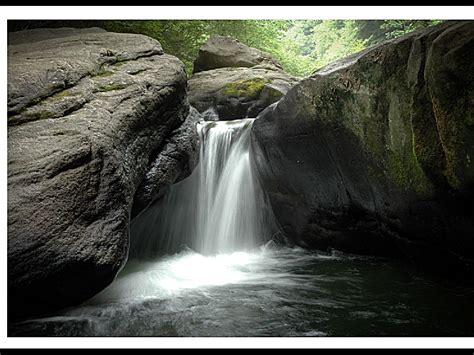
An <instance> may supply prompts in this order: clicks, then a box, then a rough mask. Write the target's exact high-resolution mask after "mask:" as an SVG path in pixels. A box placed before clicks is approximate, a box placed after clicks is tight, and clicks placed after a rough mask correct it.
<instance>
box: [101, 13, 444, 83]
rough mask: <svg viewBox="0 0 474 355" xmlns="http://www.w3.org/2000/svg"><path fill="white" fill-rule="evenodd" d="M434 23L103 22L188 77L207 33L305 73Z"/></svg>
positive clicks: (391, 21) (294, 70)
mask: <svg viewBox="0 0 474 355" xmlns="http://www.w3.org/2000/svg"><path fill="white" fill-rule="evenodd" d="M439 22H441V21H439V20H369V21H361V20H357V21H356V20H159V21H157V20H147V21H103V23H102V26H103V27H104V28H105V29H107V30H108V31H114V32H131V33H141V34H145V35H147V36H150V37H153V38H155V39H157V40H158V41H159V42H160V43H161V45H162V46H163V50H164V51H165V52H166V53H169V54H172V55H175V56H177V57H178V58H179V59H181V60H182V61H183V62H184V64H185V65H186V70H187V72H188V73H192V69H193V62H194V60H195V59H196V57H197V56H198V52H199V48H200V47H201V46H202V45H203V44H204V43H205V42H206V40H207V39H208V38H209V37H210V36H211V35H213V34H218V35H222V36H231V37H234V38H237V39H238V40H240V41H241V42H243V43H245V44H247V45H249V46H252V47H255V48H258V49H260V50H263V51H266V52H269V53H270V54H272V55H273V56H274V57H275V59H277V60H278V61H279V62H280V63H281V64H282V65H283V68H284V69H285V71H287V72H288V73H290V74H293V75H296V76H307V75H310V74H311V73H312V72H313V71H314V70H315V69H318V68H320V67H322V66H324V65H326V64H328V63H330V62H332V61H334V60H337V59H340V58H342V57H345V56H347V55H349V54H352V53H354V52H357V51H360V50H362V49H364V48H366V47H367V46H369V45H373V44H376V43H379V42H381V41H382V40H385V39H389V38H395V37H397V36H400V35H403V34H405V33H408V32H410V31H413V30H416V29H419V28H422V27H426V26H430V25H433V24H436V23H439Z"/></svg>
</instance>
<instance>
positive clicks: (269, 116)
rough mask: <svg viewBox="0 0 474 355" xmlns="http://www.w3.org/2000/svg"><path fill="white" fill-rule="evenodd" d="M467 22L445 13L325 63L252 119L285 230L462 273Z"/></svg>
mask: <svg viewBox="0 0 474 355" xmlns="http://www.w3.org/2000/svg"><path fill="white" fill-rule="evenodd" d="M473 46H474V23H473V22H469V21H466V22H448V23H444V24H441V25H438V26H434V27H430V28H427V29H423V30H419V31H417V32H414V33H412V34H409V35H406V36H404V37H402V38H399V39H396V40H392V41H387V42H384V43H382V44H380V45H378V46H376V47H372V48H369V49H367V50H365V51H363V52H360V53H357V54H355V55H352V56H350V57H348V58H345V59H344V60H341V61H338V62H335V63H332V64H330V65H329V66H327V67H325V68H323V69H321V70H319V71H317V72H316V73H314V75H313V76H312V77H310V78H307V79H305V80H303V81H302V82H300V83H299V84H297V85H295V86H294V87H293V88H292V89H290V91H289V92H288V93H287V94H286V96H285V97H284V98H282V99H281V100H280V101H279V102H278V103H276V104H274V105H273V106H271V107H269V108H268V109H266V110H265V111H264V112H263V113H262V114H261V115H260V116H259V119H258V120H256V121H255V123H254V126H253V129H252V145H253V149H254V152H255V153H256V156H255V159H256V163H257V167H258V170H259V172H260V175H261V178H262V180H263V182H264V186H265V187H266V189H267V191H268V193H269V197H270V200H271V202H272V205H273V208H274V211H275V214H276V216H277V218H278V220H279V222H280V224H281V226H282V229H283V230H284V232H285V234H286V236H287V238H288V239H291V240H293V242H294V243H296V244H299V245H304V246H307V247H313V248H323V249H325V248H337V249H340V250H345V251H349V252H357V253H366V254H376V255H389V256H404V257H408V258H410V259H413V260H415V261H416V262H418V263H420V264H422V265H425V266H429V267H432V268H434V269H436V270H438V271H440V272H446V273H448V274H450V276H453V270H456V271H457V272H456V273H454V274H455V275H456V276H457V277H458V276H459V277H464V278H465V279H466V278H471V279H472V277H473V275H474V271H473V270H474V266H473V265H474V262H473V260H474V239H473V238H472V236H473V235H474V205H473V201H474V191H473V186H474V165H473V164H472V163H471V159H472V157H473V156H474V144H473V142H474V130H473V129H472V128H473V120H472V117H473V114H472V113H473V101H472V97H473V90H474V89H473V88H474V85H473V75H472V73H474V57H473V54H474V47H473Z"/></svg>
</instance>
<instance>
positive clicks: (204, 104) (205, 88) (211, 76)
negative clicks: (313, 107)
mask: <svg viewBox="0 0 474 355" xmlns="http://www.w3.org/2000/svg"><path fill="white" fill-rule="evenodd" d="M297 82H298V78H295V77H293V76H291V75H289V74H287V73H285V72H284V71H282V70H280V69H278V68H276V67H274V66H269V65H258V66H254V67H252V68H220V69H214V70H208V71H204V72H200V73H196V74H194V75H193V77H192V78H191V79H190V80H189V81H188V95H189V102H190V103H191V105H193V106H194V107H196V109H197V110H198V111H199V112H201V113H204V112H206V111H208V110H212V112H215V113H216V114H217V115H218V116H219V119H220V120H232V119H239V118H244V117H256V116H257V115H258V114H259V113H260V112H261V111H262V110H263V109H264V108H266V107H267V106H269V105H271V104H272V103H274V102H276V101H278V100H279V99H280V98H282V97H283V96H284V95H285V94H286V92H287V91H288V90H289V89H290V88H291V87H292V86H293V85H294V84H296V83H297Z"/></svg>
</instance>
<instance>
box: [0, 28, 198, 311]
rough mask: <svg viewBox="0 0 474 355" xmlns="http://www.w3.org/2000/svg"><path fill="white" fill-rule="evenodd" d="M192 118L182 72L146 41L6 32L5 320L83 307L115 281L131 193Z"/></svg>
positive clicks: (97, 34)
mask: <svg viewBox="0 0 474 355" xmlns="http://www.w3.org/2000/svg"><path fill="white" fill-rule="evenodd" d="M188 111H189V105H188V102H187V99H186V73H185V70H184V66H183V65H182V63H181V62H180V61H179V60H178V59H177V58H175V57H173V56H169V55H166V54H163V51H162V49H161V46H160V44H159V43H158V42H157V41H155V40H153V39H151V38H148V37H146V36H142V35H134V34H118V33H109V32H104V31H102V30H99V29H88V30H84V29H81V30H79V29H44V30H43V29H36V30H31V31H23V32H19V33H11V34H10V37H9V46H8V302H9V305H8V307H9V308H8V309H9V316H12V317H17V316H21V315H26V314H31V313H40V312H46V311H50V310H52V309H54V308H58V307H62V306H67V305H71V304H74V303H78V302H81V301H83V300H85V299H87V298H88V297H90V296H92V295H94V294H95V293H97V292H98V291H100V290H101V289H102V288H104V287H105V286H107V285H108V284H109V283H110V282H111V281H112V280H113V279H114V277H115V275H116V274H117V272H118V271H119V270H120V269H121V267H122V266H123V264H124V263H125V261H126V260H127V254H128V248H129V222H130V211H131V207H132V202H133V198H134V195H135V191H136V189H137V187H138V186H139V185H140V183H141V182H142V181H143V179H144V177H145V176H146V173H147V171H148V170H150V169H151V168H152V167H151V166H150V161H152V160H153V159H154V157H156V156H159V152H160V147H161V146H163V145H164V144H165V139H166V138H167V137H168V136H169V135H170V134H171V132H172V131H174V130H176V129H178V127H179V126H180V125H181V124H182V122H183V121H185V119H186V117H187V115H188ZM189 135H192V134H191V133H189ZM177 159H179V157H178V158H177ZM179 169H180V167H178V166H176V167H175V168H174V170H173V171H174V172H173V178H174V177H176V178H178V177H181V176H180V173H178V170H179ZM186 169H189V168H186ZM182 173H183V174H185V173H184V172H182ZM173 178H167V182H166V183H172V182H173V181H172V180H173Z"/></svg>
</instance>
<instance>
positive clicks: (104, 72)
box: [91, 68, 114, 77]
mask: <svg viewBox="0 0 474 355" xmlns="http://www.w3.org/2000/svg"><path fill="white" fill-rule="evenodd" d="M113 74H114V72H113V71H110V70H105V69H102V68H101V69H100V70H99V71H98V72H97V73H94V74H92V75H91V76H92V77H97V76H98V77H106V76H111V75H113Z"/></svg>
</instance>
